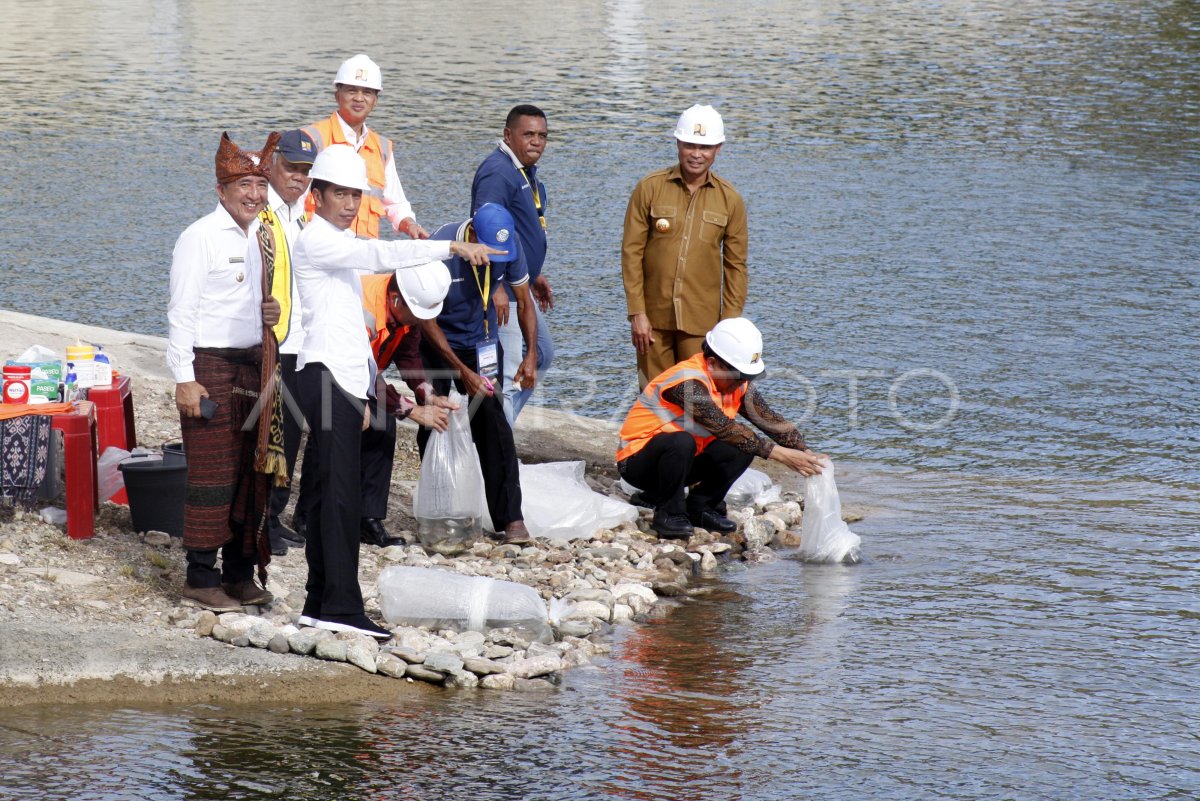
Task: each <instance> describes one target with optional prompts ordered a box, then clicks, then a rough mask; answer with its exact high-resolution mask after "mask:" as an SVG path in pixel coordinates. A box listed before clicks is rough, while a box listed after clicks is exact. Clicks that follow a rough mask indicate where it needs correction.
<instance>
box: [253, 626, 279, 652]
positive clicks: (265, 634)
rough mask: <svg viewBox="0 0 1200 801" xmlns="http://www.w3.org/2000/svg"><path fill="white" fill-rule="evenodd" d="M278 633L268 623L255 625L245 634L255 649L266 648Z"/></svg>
mask: <svg viewBox="0 0 1200 801" xmlns="http://www.w3.org/2000/svg"><path fill="white" fill-rule="evenodd" d="M277 633H278V632H276V631H275V627H274V626H272V625H271V624H270V623H266V622H262V623H257V624H255V625H254V626H251V627H250V630H249V631H247V632H246V637H247V639H249V640H250V644H251V645H253V646H254V647H255V648H266V647H267V645H269V644H270V642H271V640H272V639H274V637H275V635H276V634H277Z"/></svg>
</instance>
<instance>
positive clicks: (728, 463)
mask: <svg viewBox="0 0 1200 801" xmlns="http://www.w3.org/2000/svg"><path fill="white" fill-rule="evenodd" d="M762 344H763V341H762V334H760V333H759V331H758V328H756V327H755V325H754V323H752V322H750V321H749V320H747V319H746V318H745V317H734V318H731V319H728V320H722V321H721V322H719V323H717V325H716V326H715V327H714V328H713V329H712V330H711V331H709V332H708V334H706V335H705V337H704V348H703V350H702V351H701V352H700V353H697V354H696V355H695V356H692V357H691V358H690V359H685V360H684V361H681V362H679V363H678V364H676V365H675V366H674V367H669V368H667V369H666V370H664V371H663V372H662V373H660V374H659V375H658V377H656V378H655V379H654V380H652V381H651V382H650V383H649V384H648V385H647V386H646V388H645V389H644V390H643V391H642V394H641V395H640V396H638V399H637V402H636V403H634V404H633V408H632V409H630V410H629V414H628V415H626V417H625V423H624V425H622V426H621V444H620V446H619V448H618V450H617V469H618V470H619V471H620V473H621V477H622V478H623V479H625V481H627V482H628V483H630V484H632V485H633V486H635V487H637V488H638V489H639V490H640V492H639V493H637V494H636V495H635V496H634V498H633V500H634V502H635V503H640V504H641V505H644V506H651V507H653V508H654V519H653V521H652V523H651V527H652V528H653V529H654V531H655V532H656V533H657V534H658V536H659V537H662V538H667V539H687V538H689V537H691V536H692V527H693V526H699V527H700V528H704V529H708V530H709V531H720V532H730V531H734V530H736V529H737V524H736V523H734V522H733V521H732V520H730V519H729V518H728V517H726V516H725V495H726V493H728V492H729V488H730V487H731V486H733V482H734V481H736V480H737V478H738V476H740V475H741V474H742V473H743V472H745V470H746V468H747V467H749V466H750V463H751V462H752V461H754V457H755V456H760V457H762V458H763V459H770V460H772V461H775V462H781V463H782V464H784V465H787V466H788V467H790V468H791V469H792V470H795V471H796V472H797V473H800V474H801V475H805V476H811V475H816V474H817V473H819V472H821V467H820V465H819V463H818V460H819V459H822V458H825V457H824V454H817V453H813V452H812V451H810V450H809V449H808V447H807V446H806V445H805V444H804V437H803V436H802V435H801V434H800V431H799V430H798V429H797V428H796V426H795V425H794V424H793V423H790V422H788V421H787V420H785V419H784V418H783V417H781V416H779V414H777V413H776V412H775V411H774V410H772V409H771V407H770V406H768V405H767V402H766V400H765V399H764V398H763V396H762V395H761V394H760V393H759V392H758V390H757V389H755V387H754V386H753V384H751V381H753V380H754V379H755V378H757V377H759V376H760V375H762V372H763V370H764V369H765V368H766V365H765V364H764V363H763V360H762ZM739 414H740V415H742V416H743V417H745V418H746V419H747V420H749V421H750V422H751V423H753V424H754V425H755V427H757V428H758V429H759V430H761V431H763V432H764V433H766V434H767V436H766V437H764V436H761V435H759V434H757V433H755V432H754V431H753V430H752V429H750V428H749V427H748V426H745V425H743V424H741V423H738V422H736V420H735V419H734V418H735V417H737V415H739ZM685 487H691V490H690V491H689V492H688V493H687V495H686V499H685V493H684V488H685Z"/></svg>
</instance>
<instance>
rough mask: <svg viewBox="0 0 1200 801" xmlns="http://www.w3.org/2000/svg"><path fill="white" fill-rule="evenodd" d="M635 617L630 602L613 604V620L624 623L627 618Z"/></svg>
mask: <svg viewBox="0 0 1200 801" xmlns="http://www.w3.org/2000/svg"><path fill="white" fill-rule="evenodd" d="M632 618H633V607H631V606H629V605H628V604H616V605H615V606H613V611H612V622H613V623H624V622H625V621H626V620H631V619H632Z"/></svg>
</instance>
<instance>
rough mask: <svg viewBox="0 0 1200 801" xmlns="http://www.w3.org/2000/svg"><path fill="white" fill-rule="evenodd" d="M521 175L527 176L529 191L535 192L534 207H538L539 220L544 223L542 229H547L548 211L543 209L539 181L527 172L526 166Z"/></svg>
mask: <svg viewBox="0 0 1200 801" xmlns="http://www.w3.org/2000/svg"><path fill="white" fill-rule="evenodd" d="M521 175H524V176H525V180H526V181H528V182H529V191H530V192H532V193H533V207H534V208H535V209H537V214H538V222H540V223H541V224H542V230H543V231H545V230H546V212H545V211H544V210H543V209H542V196H541V193H539V192H538V187H537V181H536V180H535V179H534V177H533V176H531V175H530V174H529V173H527V172H525V168H524V167H522V168H521Z"/></svg>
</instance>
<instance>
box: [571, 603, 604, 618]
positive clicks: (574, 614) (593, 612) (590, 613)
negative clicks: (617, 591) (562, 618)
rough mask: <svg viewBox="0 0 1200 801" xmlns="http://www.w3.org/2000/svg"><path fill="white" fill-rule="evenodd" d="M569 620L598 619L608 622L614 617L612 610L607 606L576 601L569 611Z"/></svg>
mask: <svg viewBox="0 0 1200 801" xmlns="http://www.w3.org/2000/svg"><path fill="white" fill-rule="evenodd" d="M566 616H567V618H568V619H570V618H578V617H582V618H596V619H597V620H604V621H607V620H608V619H609V618H610V617H611V616H612V609H611V608H610V607H609V606H608V605H607V604H602V603H599V602H597V601H576V602H575V603H574V604H572V605H571V607H570V608H569V609H567V615H566Z"/></svg>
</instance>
